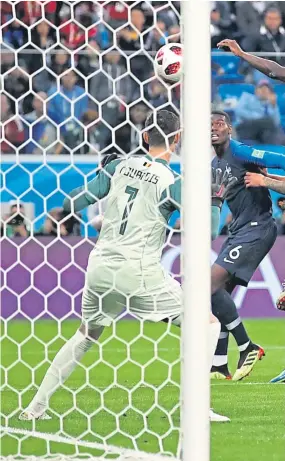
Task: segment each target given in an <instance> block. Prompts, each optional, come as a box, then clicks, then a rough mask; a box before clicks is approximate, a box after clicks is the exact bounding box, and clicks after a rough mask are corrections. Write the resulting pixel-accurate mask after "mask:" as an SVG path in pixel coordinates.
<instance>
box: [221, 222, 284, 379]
mask: <svg viewBox="0 0 285 461" xmlns="http://www.w3.org/2000/svg"><path fill="white" fill-rule="evenodd" d="M276 234H277V232H276V225H275V223H274V222H273V221H272V220H269V221H268V222H266V223H265V224H262V225H258V224H256V223H249V225H248V226H245V228H244V229H243V230H242V232H240V233H239V234H238V235H237V236H235V237H234V238H231V239H229V240H228V241H227V243H226V245H224V247H223V248H222V250H221V252H220V253H219V256H218V258H217V260H216V262H215V264H214V266H213V268H212V275H213V274H214V279H215V283H214V287H217V286H219V284H218V282H219V281H221V280H222V282H224V281H225V279H226V275H225V273H228V275H229V278H230V279H234V280H235V282H236V283H237V284H238V285H242V286H247V285H248V283H249V281H250V279H251V277H252V276H253V274H254V272H255V270H256V269H257V267H258V266H259V264H260V263H261V261H262V260H263V258H264V257H265V256H266V255H267V253H268V252H269V251H270V249H271V248H272V246H273V244H274V242H275V240H276ZM217 280H218V282H217ZM221 286H222V285H221ZM225 293H226V290H222V289H221V288H220V289H218V291H217V292H216V293H214V295H213V296H214V302H215V303H216V304H215V306H214V309H213V313H214V314H215V315H217V314H216V312H215V310H219V305H218V303H219V300H220V302H223V298H224V299H227V300H229V299H231V298H230V296H229V294H228V293H227V297H226V295H225ZM215 298H216V299H215ZM212 301H213V297H212ZM232 303H233V300H232ZM229 305H230V303H229V302H228V306H229ZM233 305H234V303H233V304H232V306H233ZM222 315H223V313H222ZM236 316H237V317H236V319H235V320H233V321H232V322H229V321H227V319H225V321H223V320H221V318H220V317H219V315H217V317H218V318H219V320H220V321H222V323H223V324H225V325H226V326H227V328H228V330H229V331H231V332H232V333H233V335H234V337H235V339H236V340H237V336H239V337H240V340H241V338H242V337H243V340H242V341H243V343H242V342H239V343H238V345H239V350H240V358H239V361H238V365H237V370H236V372H235V374H234V376H233V380H234V381H238V380H240V379H243V378H244V377H246V376H247V375H248V374H249V373H250V372H251V371H252V369H253V367H254V366H255V364H256V363H257V362H258V360H260V359H261V358H262V357H263V356H264V355H265V354H264V350H263V349H262V348H261V347H260V346H258V345H257V344H254V343H252V342H250V343H249V344H247V343H246V336H245V329H244V326H243V325H242V322H241V321H240V319H239V317H238V314H237V313H236ZM248 339H249V338H248ZM248 339H247V341H248Z"/></svg>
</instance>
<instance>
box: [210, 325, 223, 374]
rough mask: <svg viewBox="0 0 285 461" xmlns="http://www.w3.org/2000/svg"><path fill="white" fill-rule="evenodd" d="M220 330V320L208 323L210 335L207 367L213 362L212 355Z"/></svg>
mask: <svg viewBox="0 0 285 461" xmlns="http://www.w3.org/2000/svg"><path fill="white" fill-rule="evenodd" d="M220 331H221V324H220V322H214V323H210V325H209V335H210V348H209V369H211V366H212V364H213V357H214V354H215V350H216V347H217V342H218V339H219V334H220Z"/></svg>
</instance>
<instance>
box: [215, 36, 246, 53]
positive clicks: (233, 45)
mask: <svg viewBox="0 0 285 461" xmlns="http://www.w3.org/2000/svg"><path fill="white" fill-rule="evenodd" d="M217 46H218V48H224V47H227V48H229V49H230V51H231V52H232V53H233V54H234V55H236V56H242V54H243V50H242V49H241V47H240V46H239V44H238V43H237V42H236V41H235V40H230V39H228V38H226V39H225V40H222V41H221V42H220V43H218V45H217Z"/></svg>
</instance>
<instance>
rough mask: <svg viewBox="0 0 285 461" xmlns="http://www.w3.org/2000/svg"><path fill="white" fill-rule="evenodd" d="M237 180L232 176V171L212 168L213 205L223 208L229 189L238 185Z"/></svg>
mask: <svg viewBox="0 0 285 461" xmlns="http://www.w3.org/2000/svg"><path fill="white" fill-rule="evenodd" d="M236 182H237V178H235V177H234V176H232V174H231V171H230V169H226V170H224V171H223V170H221V169H220V168H217V169H215V168H212V205H214V206H222V203H223V201H224V200H225V199H226V196H227V193H228V191H229V189H230V188H231V187H232V186H233V185H234V184H236Z"/></svg>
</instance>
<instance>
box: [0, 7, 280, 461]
mask: <svg viewBox="0 0 285 461" xmlns="http://www.w3.org/2000/svg"><path fill="white" fill-rule="evenodd" d="M126 4H127V6H128V7H129V8H131V11H130V12H129V13H128V8H127V7H126ZM211 5H212V10H211V40H212V104H213V106H214V107H217V108H219V109H224V110H227V111H228V112H229V113H230V115H231V117H232V120H233V125H234V129H235V136H236V137H237V138H239V139H243V138H242V137H241V136H240V135H241V134H242V135H243V136H245V137H246V139H245V140H246V141H247V142H249V143H251V144H253V145H256V146H264V147H265V144H264V142H266V147H268V149H272V150H276V151H280V152H284V129H285V96H284V95H285V91H284V90H285V85H282V84H281V83H278V82H273V81H270V85H272V87H270V94H271V101H272V100H273V101H274V98H275V96H274V94H276V104H272V106H273V107H271V105H270V104H269V103H268V104H267V103H266V102H265V104H264V113H260V112H259V113H258V114H255V116H254V117H255V118H253V112H252V111H251V104H249V103H248V104H247V108H249V112H248V111H244V109H245V108H246V107H244V105H243V104H241V103H240V101H241V100H242V95H243V94H244V95H245V96H243V98H249V97H250V96H248V95H253V93H254V92H255V91H256V88H257V86H258V84H260V81H261V84H262V85H263V86H264V80H266V77H265V76H264V75H261V74H259V73H258V72H255V71H253V70H252V69H250V67H248V66H247V65H245V64H244V63H242V62H241V61H240V60H239V59H238V58H235V57H233V56H231V55H230V54H227V53H223V52H221V51H217V49H216V44H217V42H218V41H219V40H220V39H222V38H224V37H229V38H236V39H237V40H238V41H239V42H240V43H241V44H242V46H243V47H244V49H246V50H247V51H254V52H257V53H261V55H262V54H263V55H266V56H268V57H269V58H270V59H276V60H277V61H278V62H280V63H281V64H283V65H285V31H284V29H283V27H284V26H285V22H284V13H285V2H211ZM268 7H270V12H271V16H270V18H269V23H268V17H267V19H266V15H267V14H268V11H267V9H268ZM272 8H273V10H272ZM274 8H275V9H274ZM276 8H277V9H278V10H279V11H280V13H278V11H277V10H276ZM179 11H180V2H160V1H155V2H138V1H137V2H131V1H130V2H125V3H123V2H108V1H106V2H100V1H98V2H84V1H74V2H71V1H70V2H62V1H57V2H54V1H45V2H41V1H20V2H7V1H2V2H1V31H2V42H1V83H2V87H1V107H0V108H1V122H2V123H3V125H2V136H1V153H2V155H1V180H2V183H1V185H2V190H1V217H2V226H1V229H2V239H1V277H2V278H1V307H2V311H1V320H2V319H3V320H4V322H2V325H3V330H2V331H3V333H4V334H3V338H2V342H1V346H2V347H1V362H2V368H3V369H2V372H3V373H2V375H1V383H2V392H3V398H2V402H1V406H2V414H3V416H4V418H3V421H4V424H8V425H11V426H13V427H20V428H25V429H26V428H27V426H26V425H25V424H24V423H22V422H19V421H18V419H17V416H18V413H19V411H20V408H24V407H25V406H26V405H27V404H28V402H29V401H30V399H31V397H32V395H33V394H34V388H35V386H36V385H38V384H39V382H40V381H41V379H42V378H43V375H44V372H45V371H46V369H47V366H48V363H50V360H51V359H52V358H53V357H54V355H55V353H56V351H57V350H58V349H59V347H60V346H61V345H62V343H63V342H64V341H65V339H66V338H69V337H70V336H71V335H72V334H73V333H74V331H75V329H76V326H77V325H78V322H79V310H80V298H81V293H82V287H83V282H84V269H85V267H86V263H87V258H88V254H89V251H90V249H91V248H92V246H93V245H94V242H95V241H96V235H97V233H96V230H95V229H94V227H93V225H92V220H93V218H94V216H96V214H98V212H100V211H101V210H100V209H98V207H96V206H95V207H90V208H89V210H88V211H87V212H86V211H84V212H82V215H81V216H80V217H76V218H75V219H74V220H71V221H69V222H68V223H66V224H63V225H59V226H58V225H57V222H58V221H59V220H60V219H61V217H62V216H61V204H62V199H63V196H64V195H63V192H65V193H67V192H68V191H70V190H71V189H72V188H73V187H76V186H78V185H81V184H83V182H84V180H87V179H90V178H92V177H93V176H94V175H95V174H96V168H97V166H98V160H100V156H102V155H104V154H105V153H109V152H113V151H114V150H117V151H118V152H119V153H122V154H123V153H130V152H132V153H133V154H134V155H140V153H141V151H140V144H139V143H140V141H139V136H138V134H139V131H140V129H141V128H142V126H143V121H144V119H145V117H146V113H147V111H148V110H150V109H151V108H153V107H154V108H157V107H171V108H172V110H179V97H180V89H179V85H177V86H176V87H175V88H173V89H172V90H171V91H169V89H168V88H167V87H164V85H162V84H161V83H160V82H157V81H156V79H155V77H154V76H153V67H152V57H153V56H154V55H155V53H156V51H157V49H158V48H159V47H160V46H162V45H163V44H164V43H165V42H166V41H167V40H172V41H174V42H177V41H179V39H180V38H179V32H180V26H179ZM272 14H273V18H272ZM278 18H279V19H278ZM128 19H130V21H131V22H130V23H129V25H127V26H126V23H127V22H128ZM197 21H199V17H197ZM265 21H267V25H268V27H271V26H272V23H273V25H274V24H275V26H274V27H275V33H274V36H273V35H271V34H270V33H269V31H268V29H267V28H266V27H264V26H265ZM276 22H277V25H278V27H277V29H276ZM279 22H280V24H279ZM270 24H271V26H270ZM134 27H135V29H134ZM198 44H199V37H197V46H199V45H198ZM108 50H110V52H108ZM70 68H72V69H73V71H74V72H75V74H76V81H75V78H74V76H73V75H71V76H70V74H69V69H70ZM126 69H127V71H126ZM195 71H199V63H197V69H196V70H195ZM66 74H67V75H68V74H69V76H67V79H65V82H64V81H63V80H64V78H63V79H61V77H60V76H61V75H66ZM114 79H116V83H115V84H113V82H114ZM202 81H203V79H202V77H201V82H202ZM60 83H62V85H61V84H60ZM36 95H38V96H36ZM75 98H78V99H77V100H76V102H75V103H74V102H73V103H70V100H72V101H74V99H75ZM241 109H242V110H243V112H241ZM241 114H242V116H243V117H244V124H243V126H242V128H243V129H242V130H240V128H239V125H240V120H241ZM264 115H266V117H264ZM264 118H265V119H266V121H267V122H268V126H270V130H264ZM253 120H255V122H254V125H255V130H254V132H252V129H251V128H252V126H253ZM130 121H131V123H130ZM259 122H260V125H259ZM258 126H259V129H258ZM111 132H113V137H112V136H111ZM265 132H266V133H265ZM265 134H266V136H265ZM189 155H197V158H198V156H199V146H197V151H196V152H191V153H189ZM171 166H172V167H173V168H174V169H175V170H176V171H178V172H179V171H180V159H179V157H175V159H174V161H173V163H172V165H171ZM272 196H273V202H274V214H275V217H276V218H277V219H278V222H279V233H280V235H279V237H278V240H277V242H276V244H275V246H274V248H273V249H272V251H271V252H270V255H269V256H267V257H266V258H265V259H264V261H263V263H262V265H261V266H260V268H259V270H258V271H257V272H256V274H255V275H254V277H253V280H252V281H251V283H250V285H249V287H248V289H245V288H243V287H240V288H239V289H238V290H237V292H236V293H235V301H236V304H237V306H238V308H239V309H240V310H241V311H240V312H241V314H242V316H243V317H251V318H253V320H247V321H246V326H247V327H248V329H249V332H250V334H251V335H252V337H254V338H257V340H258V341H260V344H262V345H265V346H266V352H267V358H266V361H264V362H263V363H262V364H261V365H258V368H257V370H256V371H255V372H254V376H253V377H252V379H251V377H250V378H249V380H245V381H246V382H245V383H242V384H241V385H239V384H238V385H236V386H235V385H232V384H233V383H226V386H227V388H226V389H225V387H219V385H214V386H212V389H211V392H212V397H213V400H214V405H215V409H216V410H217V411H220V412H222V413H224V414H227V415H229V416H231V417H232V423H231V425H229V426H228V427H227V428H225V427H223V428H222V429H220V428H216V427H214V428H213V427H212V445H211V449H212V453H213V457H214V460H215V461H225V460H228V459H231V460H232V461H240V460H241V459H244V456H245V455H244V453H245V451H244V447H245V446H246V456H247V461H256V459H259V460H262V461H268V459H270V460H272V461H281V459H282V460H283V458H284V424H283V426H282V422H283V420H284V411H283V403H284V391H283V393H282V389H281V387H280V386H273V387H272V386H269V387H267V386H266V385H265V383H266V382H268V381H269V380H270V379H271V378H272V377H273V376H274V375H276V374H277V373H278V372H279V371H280V370H281V367H282V366H284V323H282V320H281V317H282V314H281V313H280V312H279V311H277V310H276V308H275V299H276V297H277V296H278V294H279V293H280V290H281V284H282V282H283V280H284V260H285V236H284V235H282V234H284V233H285V230H284V228H285V224H284V222H285V217H284V214H283V217H282V215H281V212H280V209H278V206H277V203H276V201H277V198H278V194H272ZM15 203H18V207H20V204H21V205H22V207H21V208H18V209H17V207H16V208H11V207H12V206H13V205H14V204H15ZM102 207H103V209H104V204H102ZM11 213H13V216H14V217H16V218H17V219H16V221H17V222H16V224H17V225H16V226H15V222H14V224H13V223H11ZM228 213H229V212H228V209H227V207H226V206H224V209H223V216H222V223H221V231H222V233H226V232H227V229H226V227H225V224H226V222H227V218H228ZM19 216H20V218H19ZM21 217H22V218H21ZM88 221H89V222H90V223H89V224H87V223H88ZM11 224H12V225H11ZM179 228H180V224H179V216H175V217H174V218H173V220H172V221H171V223H170V226H169V230H168V238H167V243H166V246H165V248H164V254H163V264H164V265H165V267H166V268H167V269H168V270H170V271H171V272H172V273H173V274H175V276H177V277H180V243H181V241H180V235H179ZM173 232H174V235H173ZM202 233H203V229H201V234H202ZM223 238H224V237H222V236H221V237H219V238H218V239H217V240H216V241H215V242H214V243H213V252H212V259H214V258H215V254H216V252H217V251H218V249H219V247H220V245H221V243H222V241H223ZM70 317H73V319H70V321H66V319H69V318H70ZM258 317H259V318H258ZM264 317H265V318H266V321H264V320H263V319H262V318H264ZM270 317H272V319H270V320H268V318H270ZM283 317H284V316H283ZM22 320H24V321H22ZM166 328H167V327H166V326H165V325H164V324H163V325H162V324H161V325H149V324H148V325H146V331H144V332H143V334H141V331H138V326H137V325H136V322H133V323H132V328H129V322H124V321H122V322H119V325H116V327H114V330H112V331H110V329H109V330H108V332H106V335H105V336H104V337H103V339H102V341H101V343H100V345H99V346H100V347H99V346H98V347H97V348H96V347H95V346H94V348H93V349H94V350H92V353H91V355H90V356H89V357H87V358H86V360H85V359H84V361H83V367H79V369H78V370H77V371H76V372H75V373H74V374H73V375H72V377H71V379H70V380H69V381H68V384H67V385H68V387H67V388H65V389H61V390H60V391H59V392H58V393H57V394H56V395H55V397H54V399H53V401H52V405H51V410H52V411H53V419H52V421H51V422H45V421H42V422H38V423H37V424H38V425H37V428H39V430H41V431H43V432H45V433H47V432H48V433H50V434H51V433H52V434H54V433H55V432H58V431H59V432H60V433H61V434H64V435H67V436H68V437H70V436H71V437H77V438H80V437H85V436H86V435H87V436H88V440H91V441H98V440H99V441H100V440H104V441H105V440H106V439H107V435H108V434H111V433H112V434H115V430H116V429H118V427H117V420H116V422H114V421H113V420H112V418H113V416H114V414H116V415H117V414H118V412H121V411H124V414H121V413H120V418H119V422H120V428H119V433H116V434H115V435H114V436H112V438H111V439H109V438H108V439H107V440H108V443H109V440H110V443H114V444H115V445H118V446H127V447H132V448H134V447H135V448H138V447H139V449H142V450H145V451H148V450H149V451H152V452H156V453H157V452H163V450H165V451H167V452H171V453H176V446H177V438H178V436H177V433H178V430H179V427H180V426H179V415H178V414H177V413H178V408H179V383H180V380H179V367H180V356H179V337H178V336H177V332H175V331H171V332H170V334H167V335H166V333H167V331H166ZM130 341H132V345H131V347H130V348H129V347H127V344H128V343H129V342H130ZM154 343H155V344H158V346H157V350H158V355H157V350H156V349H155V352H154V349H153V347H154ZM232 346H233V347H232ZM127 349H128V350H127ZM235 349H236V348H235V346H234V345H233V344H231V345H230V365H231V367H233V366H235V365H236V359H237V357H236V356H235V355H234V354H235V352H233V351H235ZM154 356H155V357H156V358H157V360H155V361H151V360H152V359H153V357H154ZM102 358H103V360H101V359H102ZM127 359H128V363H127V364H126V361H127ZM160 359H161V360H160ZM129 362H130V363H129ZM120 363H122V364H123V367H122V368H120V369H119V368H118V373H117V371H116V373H117V375H116V380H117V381H116V382H117V384H118V386H120V387H116V386H115V387H114V388H113V387H112V388H111V387H110V386H111V385H112V383H113V382H114V379H115V378H114V376H113V374H112V373H113V367H114V368H115V367H116V366H117V367H119V365H120ZM148 364H149V365H148ZM167 364H169V366H167ZM87 367H89V369H88V373H89V372H90V382H91V383H92V384H94V386H93V387H92V388H90V387H87V388H86V387H85V388H84V389H83V387H84V386H83V387H82V385H83V384H85V379H86V376H85V371H86V369H87ZM138 370H139V371H138ZM83 371H84V375H83ZM141 373H144V375H143V376H144V378H143V386H139V384H141V380H142V378H141V376H142V374H141ZM126 376H127V380H126ZM252 380H253V382H252ZM95 384H96V387H95ZM228 384H229V385H228ZM247 384H250V386H247ZM259 385H261V386H259ZM134 387H135V390H134V392H132V391H133V388H134ZM74 389H75V390H76V396H75V393H73V391H72V397H71V396H70V394H71V393H70V392H69V391H70V390H74ZM221 389H222V391H221ZM77 391H79V392H77ZM105 391H106V392H105ZM154 396H156V397H155V398H156V402H157V405H156V407H155V409H154V410H153V411H150V410H151V408H154V406H153V403H154ZM71 399H73V400H72V402H71ZM102 399H103V408H102ZM74 401H76V407H75V408H74V407H72V406H73V405H74ZM90 402H91V407H92V411H93V410H94V414H93V416H92V417H91V419H89V420H88V428H90V427H91V429H92V430H89V432H88V434H87V433H86V430H87V423H86V421H87V415H89V413H90ZM245 402H246V404H245ZM125 408H127V410H126V411H125V410H124V409H125ZM77 410H79V411H77ZM137 410H138V411H141V413H137ZM146 411H147V412H148V413H147V414H148V416H147V423H145V420H144V421H143V422H142V421H141V415H142V414H145V413H146ZM94 415H95V416H94ZM85 417H86V419H85ZM58 419H60V423H59V421H58ZM90 421H91V426H90V425H89V423H90ZM63 422H64V424H63ZM241 422H242V424H241ZM145 424H146V425H147V427H145ZM143 428H144V429H145V432H144V433H142V431H143ZM220 430H221V432H220ZM175 431H176V432H175ZM121 433H122V434H121ZM82 434H83V435H82ZM139 434H142V435H139ZM225 440H226V441H227V443H225ZM41 442H44V441H41V440H36V439H31V438H30V437H23V439H21V442H18V439H17V438H16V437H15V436H14V435H13V436H12V437H9V436H5V435H4V436H3V437H2V446H1V450H2V451H1V455H3V456H6V455H7V456H11V455H14V454H15V455H16V454H17V453H18V454H21V455H25V454H26V455H31V454H33V455H46V453H47V446H46V444H45V443H42V444H41ZM135 443H136V445H135ZM55 445H56V446H55ZM55 445H54V446H52V445H51V444H48V450H49V451H48V453H58V452H60V453H63V454H66V453H67V454H69V453H71V452H70V451H69V449H68V448H67V447H66V445H64V444H55ZM19 450H20V451H19ZM91 453H92V454H94V450H93V451H91ZM76 454H78V452H77V451H76ZM96 454H98V453H97V452H96V453H95V455H96ZM9 459H11V458H9Z"/></svg>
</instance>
